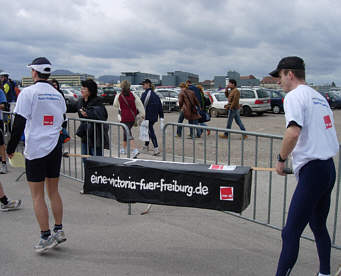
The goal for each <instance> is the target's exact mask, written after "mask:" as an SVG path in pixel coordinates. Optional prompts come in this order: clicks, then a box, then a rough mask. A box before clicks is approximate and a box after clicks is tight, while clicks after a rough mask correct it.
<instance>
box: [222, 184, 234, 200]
mask: <svg viewBox="0 0 341 276" xmlns="http://www.w3.org/2000/svg"><path fill="white" fill-rule="evenodd" d="M220 200H230V201H233V187H220Z"/></svg>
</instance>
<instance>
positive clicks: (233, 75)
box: [227, 71, 240, 86]
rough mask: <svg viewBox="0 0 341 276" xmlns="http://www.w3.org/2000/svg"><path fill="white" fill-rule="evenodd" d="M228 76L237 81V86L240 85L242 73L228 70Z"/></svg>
mask: <svg viewBox="0 0 341 276" xmlns="http://www.w3.org/2000/svg"><path fill="white" fill-rule="evenodd" d="M227 78H228V79H229V80H230V79H233V80H235V81H236V82H237V86H240V84H239V82H240V74H239V73H238V72H237V71H228V72H227Z"/></svg>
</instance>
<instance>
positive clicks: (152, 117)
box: [141, 79, 164, 155]
mask: <svg viewBox="0 0 341 276" xmlns="http://www.w3.org/2000/svg"><path fill="white" fill-rule="evenodd" d="M142 85H143V88H144V89H145V91H144V92H143V93H142V96H141V101H142V103H143V105H144V109H145V111H146V120H148V121H149V139H150V140H152V143H153V146H154V153H153V155H159V154H160V151H159V147H158V144H157V139H156V135H155V132H154V127H153V126H154V124H155V123H156V122H157V120H158V117H160V119H161V129H162V128H163V118H164V115H163V110H162V104H161V100H160V97H159V96H158V95H157V94H156V93H155V92H154V89H153V87H152V82H151V81H150V80H149V79H145V80H144V81H143V82H142ZM142 150H143V151H144V152H148V150H149V141H146V142H145V145H144V147H143V149H142Z"/></svg>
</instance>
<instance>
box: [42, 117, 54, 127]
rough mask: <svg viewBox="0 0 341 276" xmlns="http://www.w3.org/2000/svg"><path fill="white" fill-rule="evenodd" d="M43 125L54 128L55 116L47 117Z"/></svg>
mask: <svg viewBox="0 0 341 276" xmlns="http://www.w3.org/2000/svg"><path fill="white" fill-rule="evenodd" d="M43 125H44V126H52V125H53V116H50V115H45V116H44V121H43Z"/></svg>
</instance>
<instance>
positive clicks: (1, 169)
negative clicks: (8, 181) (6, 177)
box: [0, 85, 8, 174]
mask: <svg viewBox="0 0 341 276" xmlns="http://www.w3.org/2000/svg"><path fill="white" fill-rule="evenodd" d="M6 104H7V99H6V95H5V92H4V91H3V90H2V86H1V85H0V154H1V166H0V174H6V173H7V171H8V170H7V162H6V146H5V127H4V119H3V117H4V115H3V113H2V111H3V110H5V108H6Z"/></svg>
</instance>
